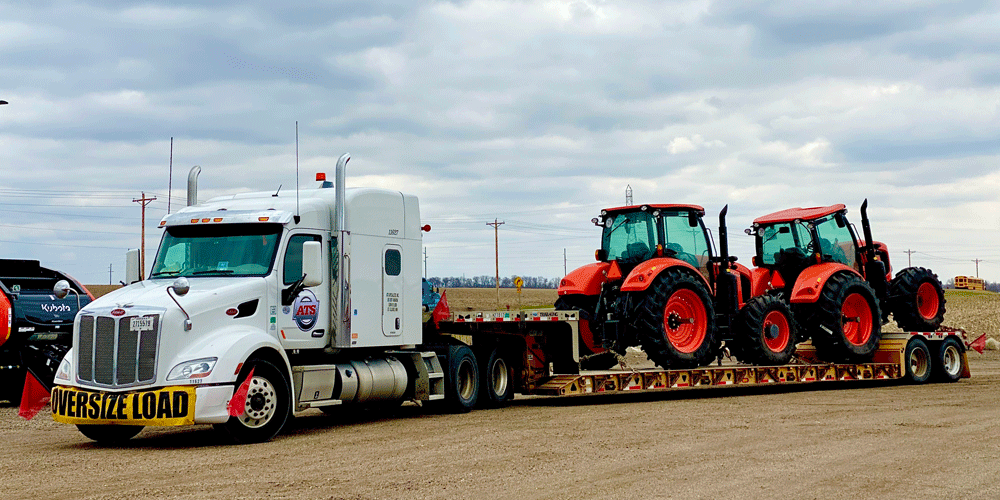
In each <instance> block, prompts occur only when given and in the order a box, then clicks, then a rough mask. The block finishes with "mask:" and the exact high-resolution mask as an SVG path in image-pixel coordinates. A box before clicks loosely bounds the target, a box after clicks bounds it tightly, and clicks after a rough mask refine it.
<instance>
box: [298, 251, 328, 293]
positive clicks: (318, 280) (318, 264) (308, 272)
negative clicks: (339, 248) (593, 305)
mask: <svg viewBox="0 0 1000 500" xmlns="http://www.w3.org/2000/svg"><path fill="white" fill-rule="evenodd" d="M302 274H303V275H304V276H305V278H304V279H303V280H302V284H303V285H304V286H317V285H321V284H323V244H322V243H320V242H318V241H306V242H304V243H302Z"/></svg>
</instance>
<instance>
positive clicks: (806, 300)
mask: <svg viewBox="0 0 1000 500" xmlns="http://www.w3.org/2000/svg"><path fill="white" fill-rule="evenodd" d="M841 272H846V273H851V274H853V275H855V276H857V277H858V278H860V279H862V280H864V277H863V276H861V274H860V273H858V272H857V271H855V270H854V269H853V268H850V267H847V266H845V265H843V264H841V263H839V262H824V263H822V264H816V265H815V266H809V267H808V268H806V270H805V271H802V274H799V278H798V279H797V280H795V286H794V287H792V297H791V302H792V303H793V304H812V303H813V302H816V301H817V300H818V299H819V294H820V292H822V291H823V286H825V285H826V280H828V279H830V276H833V275H834V274H837V273H841Z"/></svg>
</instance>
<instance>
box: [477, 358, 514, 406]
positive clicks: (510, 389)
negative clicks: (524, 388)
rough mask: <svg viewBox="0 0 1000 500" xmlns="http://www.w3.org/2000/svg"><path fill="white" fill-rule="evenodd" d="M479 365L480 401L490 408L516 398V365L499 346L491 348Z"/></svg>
mask: <svg viewBox="0 0 1000 500" xmlns="http://www.w3.org/2000/svg"><path fill="white" fill-rule="evenodd" d="M481 354H488V356H487V357H486V358H485V359H484V360H483V361H482V365H481V366H480V367H479V373H480V375H481V377H480V378H481V380H482V382H481V383H480V386H479V401H480V402H481V404H482V405H484V406H487V407H489V408H501V407H504V406H507V403H508V402H509V401H510V400H511V399H513V398H514V367H513V366H512V365H511V364H510V363H509V362H508V361H507V359H508V358H507V355H506V354H505V353H504V352H503V351H501V350H500V348H499V347H495V348H493V349H491V350H490V351H489V352H486V353H481Z"/></svg>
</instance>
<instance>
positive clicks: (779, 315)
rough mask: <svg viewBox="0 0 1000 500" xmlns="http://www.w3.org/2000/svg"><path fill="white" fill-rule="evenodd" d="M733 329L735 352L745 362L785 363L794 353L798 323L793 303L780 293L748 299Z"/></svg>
mask: <svg viewBox="0 0 1000 500" xmlns="http://www.w3.org/2000/svg"><path fill="white" fill-rule="evenodd" d="M734 330H735V331H734V335H735V338H734V339H733V344H734V345H733V347H734V349H733V354H735V355H736V358H737V359H739V360H740V361H742V362H744V363H749V364H753V365H760V366H776V365H784V364H788V362H789V361H791V359H792V355H793V354H795V344H796V343H797V342H798V327H797V325H796V323H795V320H794V318H793V317H792V309H791V306H789V305H788V303H787V302H785V301H784V300H783V299H782V298H781V297H779V296H777V295H761V296H758V297H754V298H752V299H750V300H749V301H747V303H746V305H744V306H743V309H741V310H740V314H739V317H738V319H737V322H736V325H735V328H734Z"/></svg>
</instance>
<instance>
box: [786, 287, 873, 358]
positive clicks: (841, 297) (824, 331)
mask: <svg viewBox="0 0 1000 500" xmlns="http://www.w3.org/2000/svg"><path fill="white" fill-rule="evenodd" d="M811 309H812V311H811V312H812V314H811V315H810V318H809V319H808V320H806V322H805V323H804V325H805V326H806V327H807V328H808V329H809V331H811V332H812V338H813V345H815V346H816V356H817V357H819V358H820V359H822V360H824V361H829V362H833V363H863V362H866V361H869V360H871V359H872V357H873V356H875V351H876V350H877V349H878V343H879V340H881V339H882V323H881V321H880V319H881V316H880V314H879V307H878V299H876V298H875V291H874V290H872V287H871V286H870V285H868V283H866V282H865V281H864V280H862V279H861V277H860V276H857V275H854V274H850V273H846V272H844V273H837V274H834V275H833V276H830V277H829V278H828V279H827V280H826V283H825V284H824V285H823V290H822V291H821V292H820V296H819V299H818V300H817V301H816V303H815V304H813V306H812V308H811Z"/></svg>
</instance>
